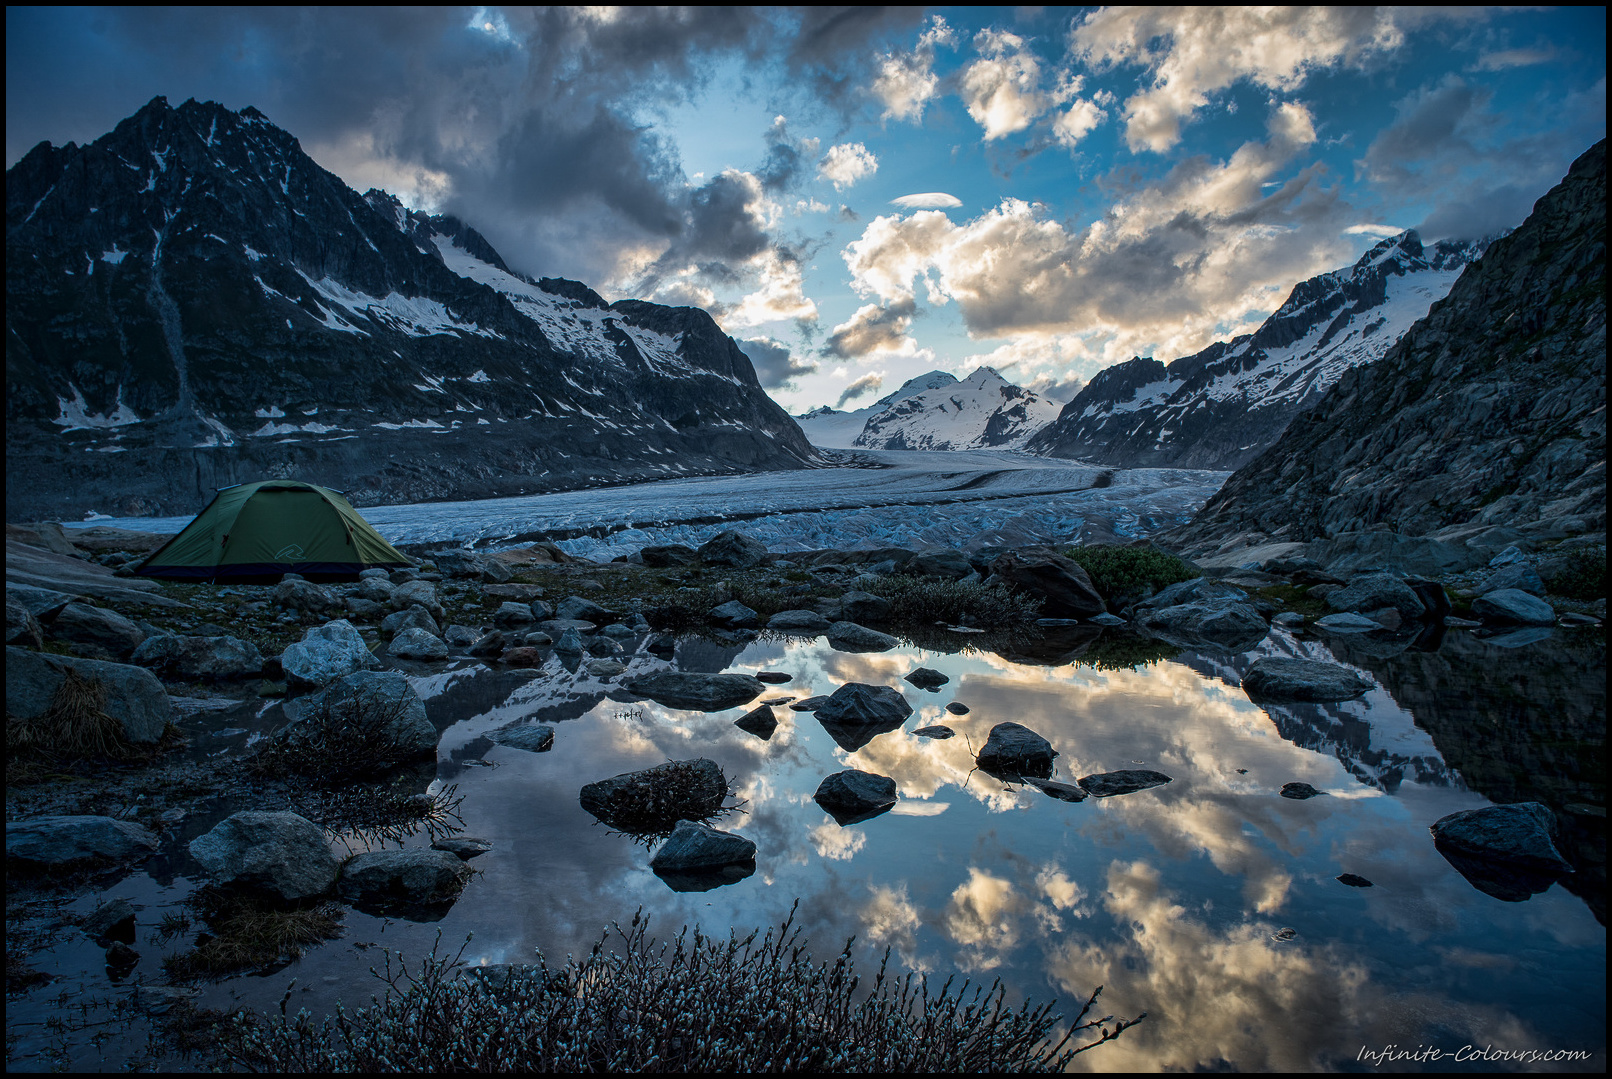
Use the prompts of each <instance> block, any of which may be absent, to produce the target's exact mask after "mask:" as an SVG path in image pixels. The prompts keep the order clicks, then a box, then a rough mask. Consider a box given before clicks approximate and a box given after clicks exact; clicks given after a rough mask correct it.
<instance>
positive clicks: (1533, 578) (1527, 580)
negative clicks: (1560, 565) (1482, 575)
mask: <svg viewBox="0 0 1612 1079" xmlns="http://www.w3.org/2000/svg"><path fill="white" fill-rule="evenodd" d="M1502 588H1515V589H1518V590H1519V591H1522V592H1527V593H1528V594H1529V595H1531V596H1543V595H1544V594H1545V592H1546V589H1545V582H1544V581H1542V580H1540V577H1539V573H1538V572H1537V571H1536V570H1535V569H1534V567H1532V566H1530V565H1529V564H1528V563H1526V562H1513V563H1511V564H1509V565H1505V566H1501V567H1500V568H1499V569H1497V570H1496V571H1495V572H1493V573H1491V574H1490V575H1489V576H1488V577H1487V578H1486V579H1485V580H1484V582H1483V583H1482V584H1480V585H1478V594H1479V595H1480V596H1481V595H1487V594H1488V593H1490V592H1496V591H1499V590H1500V589H1502Z"/></svg>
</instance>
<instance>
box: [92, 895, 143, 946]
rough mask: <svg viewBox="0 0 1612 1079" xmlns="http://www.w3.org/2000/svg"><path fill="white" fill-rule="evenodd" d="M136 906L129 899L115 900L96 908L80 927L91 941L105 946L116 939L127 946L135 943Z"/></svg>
mask: <svg viewBox="0 0 1612 1079" xmlns="http://www.w3.org/2000/svg"><path fill="white" fill-rule="evenodd" d="M134 913H135V912H134V904H133V903H130V902H129V901H128V900H127V899H114V900H112V901H111V902H109V903H102V904H101V905H100V906H98V907H96V908H95V910H94V912H92V913H91V914H90V916H89V917H88V918H85V919H84V924H83V925H82V926H81V927H80V928H82V929H83V930H84V935H85V936H87V937H89V938H90V939H91V940H93V941H95V942H97V943H99V944H105V943H106V942H107V941H109V940H112V939H114V938H116V939H118V940H121V941H123V942H124V943H125V944H132V943H134Z"/></svg>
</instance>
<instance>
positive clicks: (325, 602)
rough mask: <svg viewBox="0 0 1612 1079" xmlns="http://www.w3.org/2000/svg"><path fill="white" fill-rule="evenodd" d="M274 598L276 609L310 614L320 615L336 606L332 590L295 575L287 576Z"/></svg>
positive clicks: (275, 590) (275, 591)
mask: <svg viewBox="0 0 1612 1079" xmlns="http://www.w3.org/2000/svg"><path fill="white" fill-rule="evenodd" d="M272 598H273V601H274V605H275V606H276V607H284V608H286V609H287V610H292V611H307V612H309V613H310V614H319V613H320V612H322V611H328V610H330V609H331V608H332V607H334V606H336V596H335V594H334V593H333V592H331V591H330V589H328V588H325V587H323V586H321V585H317V584H314V583H313V582H312V581H308V580H304V579H303V578H301V577H299V576H297V575H296V574H294V573H288V574H286V576H285V578H284V579H283V580H281V581H280V583H279V584H278V585H276V586H275V589H274V594H273V597H272Z"/></svg>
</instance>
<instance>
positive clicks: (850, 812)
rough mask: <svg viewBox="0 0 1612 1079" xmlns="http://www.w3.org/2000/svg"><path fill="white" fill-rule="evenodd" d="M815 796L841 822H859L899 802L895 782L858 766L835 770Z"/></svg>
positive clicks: (817, 801) (814, 798)
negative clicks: (839, 770)
mask: <svg viewBox="0 0 1612 1079" xmlns="http://www.w3.org/2000/svg"><path fill="white" fill-rule="evenodd" d="M812 799H813V800H814V801H815V802H816V803H817V804H818V805H820V806H822V807H823V809H824V810H826V811H827V812H828V814H829V815H830V816H831V817H833V818H834V819H835V821H837V822H838V823H839V824H840V825H842V826H843V825H847V824H856V823H858V822H860V821H865V820H869V819H871V818H873V817H876V816H878V815H879V814H881V813H884V812H886V811H887V810H889V809H890V808H891V807H892V806H894V805H895V804H896V781H895V780H893V779H891V778H890V777H888V776H881V775H875V774H874V773H872V772H864V771H862V770H860V769H857V768H849V769H846V770H845V771H843V772H835V773H834V774H833V775H831V776H829V777H828V778H826V779H824V780H823V782H822V783H820V784H819V785H818V787H817V793H816V794H814V795H813V796H812Z"/></svg>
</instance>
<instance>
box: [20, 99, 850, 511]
mask: <svg viewBox="0 0 1612 1079" xmlns="http://www.w3.org/2000/svg"><path fill="white" fill-rule="evenodd" d="M6 179H7V184H6V187H7V260H6V261H7V300H8V302H7V313H6V321H7V330H8V334H7V354H6V367H7V391H8V392H7V405H6V408H7V476H8V484H7V513H8V515H10V516H11V517H12V518H13V519H17V518H19V517H32V516H53V517H54V516H62V515H64V514H70V513H81V512H85V511H88V510H98V511H105V510H108V509H111V510H113V511H115V512H121V513H126V514H130V513H132V514H141V513H147V514H149V513H161V512H193V511H194V510H195V509H199V508H200V505H201V504H205V501H206V499H207V498H209V497H211V493H212V489H213V488H215V487H222V486H227V485H228V484H230V483H235V482H242V481H244V480H249V479H259V478H263V477H265V476H286V475H299V476H303V477H304V478H314V479H317V480H318V481H319V482H323V483H326V484H327V485H330V486H335V487H339V488H344V489H346V490H347V491H348V492H349V496H350V497H351V498H352V499H353V500H354V501H355V502H357V503H359V504H374V503H377V502H384V501H393V502H403V501H420V500H431V499H442V498H485V497H495V496H498V495H507V494H516V493H532V492H537V491H542V490H561V489H569V488H573V487H578V486H589V485H595V484H599V483H613V482H626V481H629V480H645V479H655V478H661V477H668V476H682V475H696V474H708V473H718V472H727V471H748V470H754V469H758V468H759V469H777V468H786V469H787V468H799V467H811V466H813V465H814V464H816V463H818V462H819V458H818V456H817V454H816V452H815V451H814V450H813V449H812V447H811V446H810V445H809V444H808V443H807V442H806V440H805V437H804V436H803V435H802V434H801V433H800V430H799V428H798V427H796V426H795V424H794V422H793V420H791V419H790V418H789V416H788V415H787V413H785V412H784V411H783V409H782V408H780V407H779V406H778V405H777V404H776V403H774V402H773V401H772V400H771V399H770V398H769V397H767V396H766V394H765V393H764V392H763V391H762V389H761V387H760V384H759V382H758V381H757V379H756V376H755V372H754V368H753V366H752V365H751V364H750V361H749V360H748V358H746V357H745V356H744V354H743V353H742V351H740V350H739V347H738V345H737V343H736V342H734V341H733V340H732V339H731V338H730V337H728V336H727V335H726V334H723V333H722V332H721V330H720V328H719V327H717V325H716V323H715V322H714V321H712V320H711V318H710V316H709V315H708V314H706V313H705V312H703V311H698V310H696V309H692V308H665V307H661V306H660V305H655V304H648V303H645V302H643V301H635V300H624V301H619V302H618V303H616V304H606V303H605V302H604V301H603V299H602V298H601V297H599V295H598V294H597V293H596V292H594V291H593V290H592V289H589V288H588V287H587V286H586V285H583V284H581V283H580V282H570V281H565V280H563V279H559V278H540V279H533V278H529V277H525V276H523V275H520V274H518V273H516V272H515V271H514V270H512V269H511V268H510V267H509V266H508V264H507V263H506V262H505V261H504V260H503V259H502V258H501V257H500V256H499V255H498V253H497V252H496V250H494V249H493V248H492V247H491V245H490V244H488V243H487V242H486V240H485V239H484V238H482V237H481V236H480V234H479V233H476V232H475V230H474V229H473V228H471V227H470V226H468V225H466V224H465V223H464V222H462V221H460V220H458V219H457V218H453V217H447V216H431V215H425V214H420V213H417V212H415V211H409V210H407V209H406V208H404V207H403V206H402V205H401V203H400V202H399V201H398V200H397V199H395V197H392V196H390V195H387V194H386V193H384V192H379V191H376V190H373V189H372V190H371V191H370V192H369V193H368V194H367V195H362V196H361V195H359V194H358V193H357V192H354V191H353V190H352V189H351V188H349V187H347V185H346V184H345V183H343V182H342V181H341V180H340V179H339V178H337V177H335V176H334V175H332V174H331V173H329V172H328V171H327V170H325V169H323V168H321V167H320V166H319V165H318V164H317V163H316V162H314V161H313V160H312V159H311V158H308V157H307V155H306V154H304V153H303V152H302V150H301V147H300V144H299V143H298V142H297V140H296V139H295V137H294V136H292V135H290V134H289V133H288V132H285V131H283V130H281V129H280V128H278V127H276V126H274V125H273V124H272V123H270V122H269V121H268V119H267V118H266V117H264V116H263V114H262V113H261V112H259V111H258V110H257V109H255V108H252V107H250V106H248V107H247V108H245V109H242V110H241V111H240V112H239V113H236V112H232V111H230V110H229V109H226V108H224V107H223V106H221V105H217V104H216V103H210V102H208V103H200V102H196V101H194V100H192V101H187V102H186V103H185V104H183V105H181V106H180V107H179V108H177V109H175V108H172V107H170V106H169V105H168V103H167V101H166V100H165V99H163V98H156V99H153V101H152V102H150V103H149V104H147V105H146V106H145V107H143V108H142V109H141V110H139V111H138V112H137V113H135V114H134V115H133V116H131V117H129V118H127V119H125V120H124V121H122V122H120V123H119V124H118V125H117V126H116V127H115V128H114V129H113V131H112V132H109V133H108V134H107V135H104V136H102V137H101V138H100V139H97V140H95V141H94V142H92V143H90V144H88V145H87V146H83V147H80V146H77V145H76V144H72V143H69V144H67V145H66V146H63V147H54V146H51V145H50V144H48V143H41V144H40V145H39V146H36V147H35V148H33V149H32V150H30V151H29V153H28V154H27V155H25V156H24V157H23V159H22V160H20V161H19V162H18V163H17V164H16V165H14V166H13V167H12V168H11V169H10V170H8V172H7V177H6ZM265 420H267V421H269V422H267V423H265V422H264V421H265Z"/></svg>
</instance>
